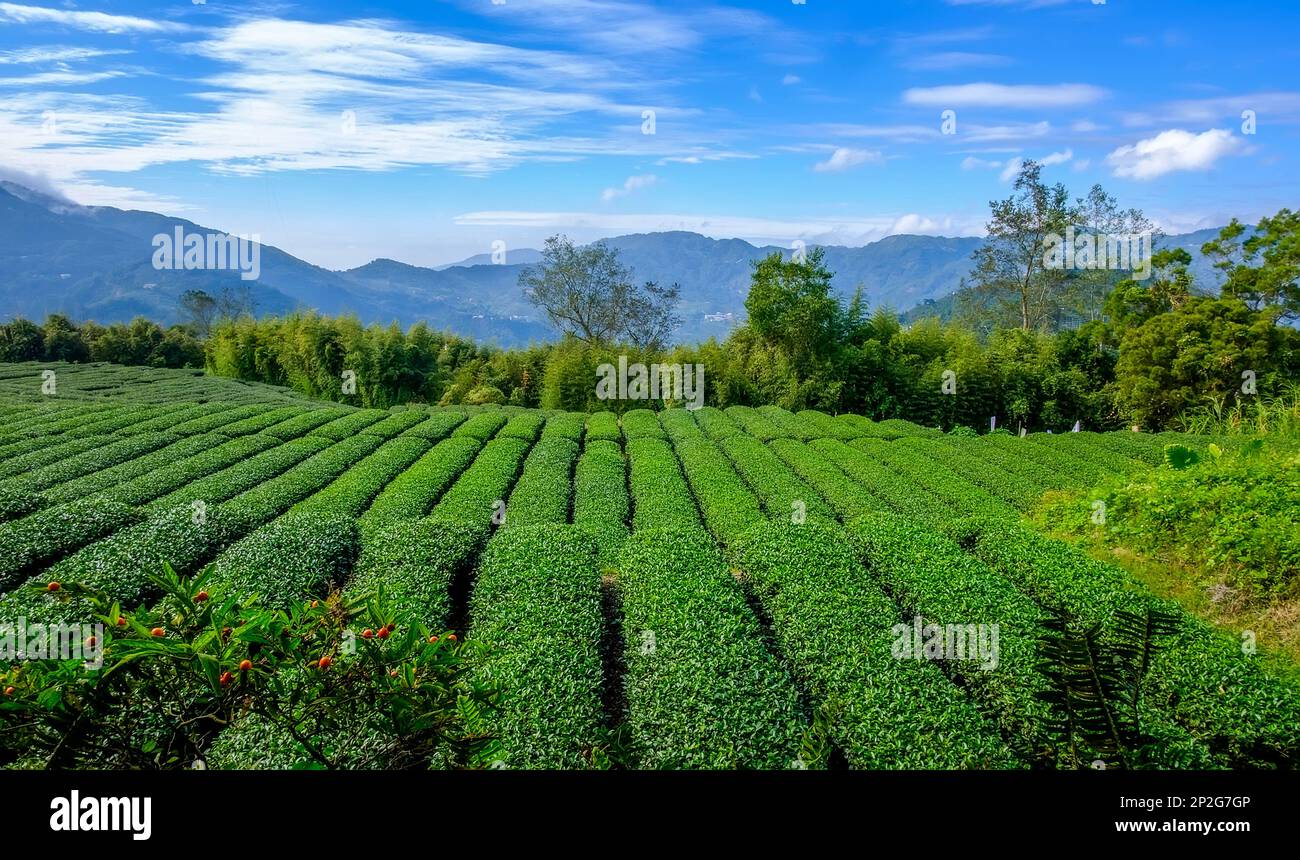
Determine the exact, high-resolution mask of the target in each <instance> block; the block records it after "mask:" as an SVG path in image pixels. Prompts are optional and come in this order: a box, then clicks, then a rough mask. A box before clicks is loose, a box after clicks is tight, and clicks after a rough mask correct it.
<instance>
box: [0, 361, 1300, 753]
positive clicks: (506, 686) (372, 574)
mask: <svg viewBox="0 0 1300 860" xmlns="http://www.w3.org/2000/svg"><path fill="white" fill-rule="evenodd" d="M51 381H52V382H53V386H52V387H51V385H50V382H51ZM1171 442H1176V443H1179V444H1182V445H1186V446H1187V447H1189V448H1191V449H1193V450H1204V449H1206V448H1208V446H1209V445H1210V444H1211V443H1217V444H1218V445H1221V446H1230V445H1232V444H1233V443H1232V442H1231V440H1228V439H1218V440H1216V439H1212V438H1209V437H1191V436H1183V435H1177V434H1160V435H1150V434H1137V433H1110V434H1097V433H1088V432H1082V433H1074V434H1065V435H1055V436H1053V435H1050V434H1031V435H1029V436H1026V437H1023V438H1017V437H1014V436H1011V435H1009V434H991V435H987V436H981V437H973V436H969V437H967V436H956V435H946V434H943V433H941V432H939V431H937V430H931V429H927V428H923V427H920V426H917V425H914V424H910V423H908V422H905V421H894V420H889V421H881V422H874V421H870V420H867V419H865V418H862V417H858V416H853V415H839V416H831V415H827V414H823V413H819V412H811V411H807V412H799V413H791V412H787V411H785V410H782V409H779V408H775V407H761V408H757V409H754V408H747V407H730V408H727V409H715V408H704V409H700V410H698V411H694V412H690V411H686V410H682V409H670V410H667V411H663V412H659V413H655V412H652V411H649V410H632V411H629V412H627V413H625V414H624V415H622V416H621V418H620V417H618V416H616V415H614V414H613V413H598V414H591V415H585V414H572V413H551V412H543V411H537V410H523V409H514V408H509V407H501V408H489V407H482V408H471V407H457V408H437V407H427V406H409V407H399V408H394V409H391V410H387V411H380V410H371V409H358V408H353V407H350V406H345V405H339V404H335V403H324V402H317V401H313V400H310V399H307V398H304V397H301V396H299V395H297V394H294V393H293V392H291V391H287V390H284V389H278V388H271V387H268V386H262V385H257V384H248V383H242V382H237V381H234V380H229V379H218V378H212V377H207V376H203V375H201V374H196V373H189V372H183V371H167V370H155V369H148V368H124V367H115V366H110V365H55V364H20V365H0V620H11V619H17V618H23V619H26V622H27V623H28V624H31V623H34V622H56V621H74V620H78V615H79V613H84V611H85V609H84V607H82V606H80V605H79V604H78V603H77V602H76V601H67V600H56V599H55V598H54V597H53V596H51V595H49V594H48V593H46V592H45V591H44V590H42V589H41V588H40V586H42V585H43V584H45V583H48V582H57V581H76V582H80V583H83V584H86V585H88V586H91V587H94V588H97V589H100V590H103V591H105V592H107V593H108V594H110V595H111V596H112V597H114V598H115V599H116V600H118V601H120V602H121V604H122V605H123V606H124V607H134V606H148V605H151V604H154V603H157V602H158V601H159V600H160V598H161V595H160V594H159V593H157V591H156V587H155V586H154V585H153V583H152V581H151V580H150V578H149V577H148V576H147V575H146V572H147V571H149V570H151V569H155V568H157V567H159V566H160V565H162V564H163V563H164V562H166V563H169V564H170V565H172V566H173V567H174V568H175V569H176V571H177V572H179V573H182V574H185V573H196V572H198V571H200V570H203V569H204V568H206V567H207V566H208V565H212V566H213V574H212V580H211V586H210V587H211V588H212V590H213V591H214V592H216V591H218V590H220V591H221V592H223V593H227V594H237V595H244V594H247V595H252V594H258V595H260V596H261V597H262V598H263V599H264V600H265V601H267V602H269V603H271V604H282V605H291V604H295V603H300V602H302V601H305V600H309V599H312V598H316V597H324V596H325V595H328V594H329V593H331V592H333V591H339V592H341V593H342V594H344V595H347V594H360V593H365V592H367V591H369V590H373V589H377V588H379V587H380V586H382V587H383V589H384V590H385V592H386V593H387V594H388V595H389V597H390V598H391V599H392V600H393V601H394V602H395V605H396V606H398V607H399V611H400V613H401V617H402V620H403V621H405V622H408V623H412V624H414V623H419V624H422V625H425V626H427V627H428V628H430V629H440V630H447V631H454V633H455V634H457V635H458V637H459V638H460V639H462V640H467V641H469V642H476V643H479V644H480V645H481V646H482V648H481V649H480V650H478V651H475V652H474V653H475V654H476V655H478V656H476V657H474V658H473V659H475V660H477V663H476V665H475V666H474V667H473V670H474V671H475V672H476V673H479V674H481V676H482V677H484V678H487V679H490V680H491V682H492V683H494V684H496V685H499V687H500V688H501V689H502V691H503V698H502V702H501V707H500V710H499V712H497V713H496V714H495V715H494V716H493V717H492V731H493V732H494V733H495V735H496V736H497V737H498V738H499V739H500V744H501V750H502V753H501V757H500V759H499V762H498V764H499V766H501V767H505V768H589V767H597V766H610V765H611V764H612V766H617V767H626V768H632V769H641V768H649V769H658V768H742V769H753V768H760V769H786V768H805V767H807V768H818V767H848V768H854V769H894V768H909V769H951V768H1025V767H1032V766H1042V761H1043V759H1042V755H1041V751H1042V750H1044V749H1048V748H1051V747H1052V746H1053V744H1055V743H1058V742H1059V740H1058V739H1059V726H1058V725H1057V722H1058V716H1057V711H1054V710H1053V708H1054V707H1056V706H1055V705H1053V689H1052V682H1051V675H1050V673H1049V672H1045V671H1044V670H1043V668H1042V666H1041V665H1040V664H1041V663H1042V661H1043V654H1042V650H1041V647H1042V646H1041V642H1042V641H1043V640H1044V637H1045V636H1046V635H1047V634H1048V633H1049V632H1050V629H1051V626H1052V624H1053V623H1054V621H1053V619H1056V618H1060V617H1068V618H1069V619H1071V623H1073V624H1076V625H1079V626H1080V627H1081V628H1084V629H1091V630H1094V631H1096V634H1097V637H1098V639H1097V641H1100V642H1104V641H1106V640H1107V638H1108V637H1121V636H1122V635H1123V634H1124V633H1125V630H1124V629H1123V628H1124V625H1125V624H1127V623H1129V620H1130V619H1132V618H1134V617H1147V615H1146V613H1148V611H1149V609H1150V608H1152V607H1155V608H1157V609H1158V610H1160V611H1161V612H1163V613H1165V614H1167V615H1168V616H1170V617H1172V618H1173V619H1174V620H1175V622H1176V623H1175V624H1174V626H1173V632H1172V634H1171V636H1170V641H1169V642H1168V643H1167V644H1166V645H1165V646H1164V647H1161V648H1159V649H1157V650H1154V651H1153V652H1152V653H1151V654H1149V655H1147V657H1148V663H1149V665H1147V666H1146V667H1145V671H1146V674H1145V678H1144V680H1143V682H1142V684H1141V685H1140V688H1135V689H1137V690H1138V693H1137V696H1136V698H1137V699H1138V701H1137V702H1136V707H1137V712H1138V714H1139V715H1140V719H1141V723H1142V729H1143V731H1144V733H1145V734H1146V735H1147V736H1148V737H1149V738H1151V739H1153V742H1151V743H1148V744H1146V745H1145V746H1144V747H1143V752H1142V759H1141V761H1140V762H1137V764H1140V765H1141V766H1148V767H1160V768H1256V767H1263V768H1273V767H1283V768H1291V767H1295V766H1296V764H1297V753H1298V752H1300V689H1298V688H1297V687H1295V686H1294V685H1292V684H1291V683H1290V682H1287V681H1285V680H1283V679H1281V678H1279V677H1275V676H1273V675H1271V674H1270V673H1269V672H1268V671H1266V670H1265V669H1264V668H1263V667H1262V666H1261V665H1260V664H1259V662H1258V661H1257V659H1256V658H1255V657H1254V656H1253V655H1252V654H1251V653H1248V652H1247V651H1245V650H1244V649H1243V648H1242V647H1241V644H1240V642H1239V641H1237V640H1236V639H1234V638H1232V637H1231V636H1229V635H1227V634H1225V633H1222V632H1219V631H1216V630H1215V629H1213V628H1211V627H1210V626H1209V625H1207V624H1206V623H1204V622H1203V621H1201V620H1199V619H1197V618H1195V617H1192V616H1190V615H1188V614H1187V613H1186V612H1184V611H1183V610H1182V609H1181V608H1180V607H1179V605H1177V604H1174V603H1170V602H1168V601H1164V600H1161V599H1159V598H1157V597H1155V596H1153V595H1152V594H1150V593H1148V592H1146V591H1145V590H1144V589H1143V588H1142V587H1141V586H1140V585H1138V584H1137V583H1136V582H1135V581H1134V580H1132V579H1131V578H1130V577H1129V576H1128V574H1126V573H1125V571H1123V570H1122V569H1120V568H1118V567H1115V566H1112V565H1110V564H1107V563H1104V562H1101V561H1097V560H1095V559H1094V558H1093V557H1091V556H1089V555H1087V554H1085V553H1083V552H1082V551H1080V550H1078V549H1075V548H1073V547H1072V546H1070V545H1067V544H1065V543H1062V542H1060V541H1057V540H1054V539H1052V538H1049V537H1047V536H1045V535H1043V534H1042V533H1040V532H1039V531H1036V530H1035V529H1034V528H1032V527H1031V526H1030V525H1028V522H1027V520H1026V519H1025V516H1024V515H1025V513H1026V512H1027V511H1028V510H1030V509H1031V508H1032V507H1033V506H1034V505H1035V504H1036V503H1037V502H1038V500H1039V499H1040V498H1041V497H1042V495H1043V494H1044V493H1045V492H1047V491H1050V490H1053V489H1068V488H1076V487H1077V488H1082V487H1089V486H1092V485H1094V484H1095V483H1096V482H1098V481H1099V480H1101V479H1103V478H1105V477H1106V476H1108V475H1117V474H1120V475H1123V474H1133V475H1137V474H1141V473H1142V472H1144V471H1146V470H1151V469H1153V468H1155V467H1157V466H1159V464H1161V463H1162V462H1163V461H1164V449H1165V446H1166V445H1168V444H1170V443H1171ZM29 586H31V587H29ZM899 625H902V627H901V628H900V626H899ZM914 625H915V627H916V629H917V630H918V635H919V631H920V629H921V627H922V626H925V627H927V628H928V627H930V626H932V625H939V626H945V627H946V626H948V625H952V626H955V627H961V628H968V627H970V626H971V625H975V626H979V627H981V628H985V629H993V630H995V631H996V638H995V640H994V641H995V643H996V650H995V652H994V655H993V656H994V659H992V660H984V661H982V662H981V661H979V660H973V659H920V658H919V657H920V655H906V656H900V654H899V653H898V646H899V640H900V633H899V630H900V629H904V630H910V629H912V628H913V626H914ZM902 638H903V639H907V638H908V634H904V635H903V636H902ZM984 656H988V655H984ZM990 664H991V665H990ZM1072 706H1075V707H1079V708H1083V707H1085V704H1083V703H1080V702H1073V703H1072ZM281 740H282V739H281ZM292 747H293V744H292V742H291V741H290V742H287V743H273V742H270V740H268V739H267V738H266V737H264V736H263V735H262V734H261V733H259V727H258V725H257V724H256V722H255V721H253V720H251V719H250V720H247V721H244V722H242V723H241V722H236V723H234V724H233V725H230V726H229V727H227V728H226V729H225V730H224V731H223V732H221V733H220V734H219V735H218V736H217V737H216V738H215V740H213V742H212V744H211V749H210V751H209V754H208V757H207V764H208V766H209V767H231V768H242V767H287V766H292V765H293V763H294V761H295V760H296V759H297V758H298V756H296V755H295V752H294V750H293V748H292Z"/></svg>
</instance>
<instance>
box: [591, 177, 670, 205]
mask: <svg viewBox="0 0 1300 860" xmlns="http://www.w3.org/2000/svg"><path fill="white" fill-rule="evenodd" d="M658 181H659V177H657V176H655V175H654V174H653V173H647V174H643V175H641V176H629V177H628V178H627V179H626V180H625V181H624V182H623V187H621V188H606V189H605V190H604V191H602V192H601V193H600V199H601V200H604V201H605V202H606V203H608V202H610V201H611V200H617V199H618V198H620V197H626V196H627V195H629V194H631V193H632V192H633V191H639V190H640V189H642V188H649V187H650V186H651V185H654V184H655V183H656V182H658Z"/></svg>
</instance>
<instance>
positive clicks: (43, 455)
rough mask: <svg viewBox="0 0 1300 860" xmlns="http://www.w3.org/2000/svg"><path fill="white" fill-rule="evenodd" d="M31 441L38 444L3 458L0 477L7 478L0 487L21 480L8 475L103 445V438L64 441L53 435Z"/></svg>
mask: <svg viewBox="0 0 1300 860" xmlns="http://www.w3.org/2000/svg"><path fill="white" fill-rule="evenodd" d="M32 441H33V443H39V444H35V445H33V448H32V449H31V450H29V451H25V452H23V453H21V454H18V455H16V456H14V457H12V458H10V459H8V460H5V461H4V462H3V463H0V478H7V479H8V480H5V481H3V482H2V483H0V489H4V485H5V484H8V485H10V486H14V485H16V483H17V482H18V481H21V480H22V478H17V479H14V478H11V477H10V476H13V475H20V476H21V475H23V474H24V473H27V474H30V473H32V472H35V471H37V470H39V469H41V468H42V467H44V466H48V465H51V464H55V465H57V464H58V463H59V462H60V461H62V460H65V459H69V458H71V457H75V456H78V455H80V454H83V453H86V452H87V451H90V452H93V451H95V450H96V449H97V448H101V447H103V445H104V440H103V439H98V438H87V439H69V440H66V441H64V440H62V439H61V437H58V436H54V437H40V438H39V439H33V440H32Z"/></svg>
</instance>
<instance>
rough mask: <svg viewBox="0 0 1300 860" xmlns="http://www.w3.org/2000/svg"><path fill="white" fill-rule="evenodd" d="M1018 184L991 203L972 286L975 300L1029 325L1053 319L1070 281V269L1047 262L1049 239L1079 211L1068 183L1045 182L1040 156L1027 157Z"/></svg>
mask: <svg viewBox="0 0 1300 860" xmlns="http://www.w3.org/2000/svg"><path fill="white" fill-rule="evenodd" d="M1014 188H1015V193H1014V194H1012V196H1010V197H1008V198H1007V199H1006V200H1000V201H999V200H994V201H990V203H989V209H990V211H991V213H992V216H991V218H990V220H989V222H988V227H987V229H988V239H987V240H986V241H985V243H984V244H983V245H982V246H980V247H979V248H978V249H976V251H975V255H974V260H975V269H974V271H973V273H972V278H973V279H974V283H973V284H972V285H971V286H970V287H969V288H968V290H969V292H970V293H971V294H972V298H973V299H974V300H975V301H976V302H978V303H979V304H983V305H987V306H989V307H990V310H991V311H992V312H994V313H996V314H998V315H999V316H1001V317H1004V318H1005V321H1006V322H1011V320H1013V319H1014V320H1016V321H1017V323H1018V324H1019V326H1020V328H1022V329H1025V330H1026V331H1027V330H1029V329H1034V328H1042V327H1046V326H1047V325H1048V324H1049V323H1050V322H1051V320H1052V317H1053V312H1054V311H1055V309H1056V307H1057V299H1058V297H1059V294H1060V292H1061V290H1062V286H1063V285H1064V283H1065V281H1066V272H1065V270H1063V269H1049V268H1047V267H1046V266H1044V264H1043V249H1044V243H1045V240H1046V239H1047V238H1048V237H1049V236H1050V235H1057V236H1061V235H1064V234H1065V230H1066V228H1067V227H1069V226H1071V225H1073V224H1075V223H1076V222H1077V219H1078V212H1077V210H1076V209H1075V208H1074V207H1073V206H1071V204H1070V196H1069V192H1067V191H1066V190H1065V186H1064V185H1062V184H1060V183H1057V184H1056V185H1054V186H1051V187H1049V186H1047V185H1046V184H1045V183H1044V182H1043V180H1042V166H1041V165H1039V164H1038V163H1037V162H1034V161H1026V162H1025V163H1024V165H1023V166H1022V167H1021V168H1020V175H1019V176H1017V177H1016V183H1015V186H1014Z"/></svg>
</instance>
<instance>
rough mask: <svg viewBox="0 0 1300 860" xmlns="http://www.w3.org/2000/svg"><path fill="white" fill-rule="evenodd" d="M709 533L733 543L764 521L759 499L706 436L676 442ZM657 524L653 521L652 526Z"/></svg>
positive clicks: (684, 469) (677, 450)
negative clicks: (757, 523) (753, 526)
mask: <svg viewBox="0 0 1300 860" xmlns="http://www.w3.org/2000/svg"><path fill="white" fill-rule="evenodd" d="M673 449H674V450H675V451H676V452H677V456H678V458H679V459H680V460H681V463H682V471H683V472H684V473H685V475H686V480H687V481H688V482H689V483H690V485H691V492H692V493H694V495H695V499H696V501H698V502H699V506H700V514H701V515H702V516H703V517H704V524H705V525H706V526H708V528H709V531H711V532H712V533H713V535H714V536H715V537H717V539H718V540H719V541H721V542H723V543H724V544H729V543H731V541H733V540H734V539H735V538H736V537H737V536H739V535H740V534H741V533H742V532H744V531H746V530H747V529H749V528H750V527H751V526H752V525H753V524H754V523H755V522H757V521H759V520H761V519H762V518H763V513H762V511H761V510H760V509H759V506H758V499H757V498H755V497H754V494H753V493H751V492H750V491H749V488H748V487H746V486H745V482H744V481H742V480H741V479H740V476H739V475H737V474H736V470H735V469H733V468H732V466H731V463H730V462H729V461H728V460H727V457H726V455H725V454H723V453H722V452H721V451H720V450H718V447H717V446H716V445H714V444H713V443H712V442H710V441H709V440H708V439H706V438H704V436H702V435H701V436H699V437H698V438H688V439H681V440H674V441H673ZM654 524H655V523H654V522H653V521H651V525H654Z"/></svg>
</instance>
